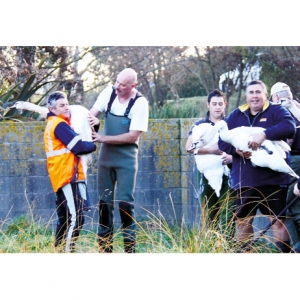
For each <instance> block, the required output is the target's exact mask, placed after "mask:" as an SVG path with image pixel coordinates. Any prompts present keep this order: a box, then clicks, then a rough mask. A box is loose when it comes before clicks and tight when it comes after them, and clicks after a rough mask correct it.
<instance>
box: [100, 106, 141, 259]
mask: <svg viewBox="0 0 300 300" xmlns="http://www.w3.org/2000/svg"><path fill="white" fill-rule="evenodd" d="M129 125H130V119H129V118H127V117H124V116H116V115H113V114H111V113H110V112H108V113H107V116H106V118H105V123H104V134H105V135H119V134H122V133H126V132H129ZM137 154H138V145H137V144H122V145H112V144H102V145H101V149H100V155H99V160H98V195H99V230H98V237H99V246H100V250H101V251H105V252H112V250H113V246H112V243H113V229H114V224H113V223H114V222H113V217H114V204H115V203H116V205H118V208H119V212H120V217H121V222H122V234H123V238H124V249H125V252H128V253H132V252H134V251H135V243H136V232H135V230H136V224H135V220H134V205H133V204H134V197H133V193H134V190H135V183H136V174H137V169H138V163H137ZM116 188H117V193H116Z"/></svg>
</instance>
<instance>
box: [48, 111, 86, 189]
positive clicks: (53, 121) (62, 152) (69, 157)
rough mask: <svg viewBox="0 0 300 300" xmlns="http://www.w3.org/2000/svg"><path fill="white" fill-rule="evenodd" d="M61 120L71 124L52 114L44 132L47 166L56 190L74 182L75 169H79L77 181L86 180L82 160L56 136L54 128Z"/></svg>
mask: <svg viewBox="0 0 300 300" xmlns="http://www.w3.org/2000/svg"><path fill="white" fill-rule="evenodd" d="M61 122H65V123H67V124H68V125H70V124H69V123H68V122H67V121H66V120H65V119H63V118H61V117H59V116H50V117H49V118H48V119H47V125H46V129H45V132H44V144H45V151H46V156H47V168H48V173H49V176H50V181H51V184H52V187H53V190H54V192H57V190H58V189H59V188H61V187H63V186H64V185H66V184H68V183H70V182H72V179H73V177H74V174H75V169H77V178H76V180H75V181H83V180H85V175H84V172H83V168H82V163H81V160H80V159H79V158H78V157H76V155H74V154H73V153H72V152H71V151H70V150H69V149H68V148H67V147H66V146H65V145H64V144H63V143H62V142H61V141H60V140H59V139H58V138H56V137H55V134H54V130H55V128H56V126H57V125H58V124H59V123H61Z"/></svg>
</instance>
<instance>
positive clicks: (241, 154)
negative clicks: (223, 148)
mask: <svg viewBox="0 0 300 300" xmlns="http://www.w3.org/2000/svg"><path fill="white" fill-rule="evenodd" d="M236 153H237V154H238V155H239V156H241V157H244V158H246V159H250V157H251V155H252V153H251V152H250V151H244V152H243V151H242V150H240V149H236Z"/></svg>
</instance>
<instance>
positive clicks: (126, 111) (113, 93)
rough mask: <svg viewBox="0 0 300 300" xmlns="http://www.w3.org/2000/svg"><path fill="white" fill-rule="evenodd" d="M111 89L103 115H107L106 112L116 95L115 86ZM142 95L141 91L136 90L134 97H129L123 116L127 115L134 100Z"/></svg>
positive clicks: (108, 110)
mask: <svg viewBox="0 0 300 300" xmlns="http://www.w3.org/2000/svg"><path fill="white" fill-rule="evenodd" d="M112 89H113V91H112V93H111V95H110V99H109V102H108V104H107V110H106V112H105V116H107V113H108V112H110V110H111V106H112V104H113V102H114V100H115V99H116V97H117V94H116V90H115V87H113V88H112ZM142 96H143V95H142V94H141V93H139V92H138V93H136V96H135V98H134V99H133V98H131V99H130V101H129V103H128V106H127V108H126V110H125V113H124V116H125V117H128V115H129V112H130V110H131V108H132V106H133V104H134V103H135V101H136V100H137V99H138V98H139V97H142Z"/></svg>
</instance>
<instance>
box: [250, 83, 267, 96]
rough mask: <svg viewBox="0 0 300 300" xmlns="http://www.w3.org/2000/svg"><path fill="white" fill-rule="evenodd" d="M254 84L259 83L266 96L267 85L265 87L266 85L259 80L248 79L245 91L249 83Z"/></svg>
mask: <svg viewBox="0 0 300 300" xmlns="http://www.w3.org/2000/svg"><path fill="white" fill-rule="evenodd" d="M255 84H260V85H261V86H262V87H263V89H264V92H265V94H266V96H268V91H267V87H266V85H265V84H264V83H263V82H262V81H261V80H252V81H250V82H249V83H248V84H247V86H246V91H247V88H248V87H249V86H250V85H255Z"/></svg>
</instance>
